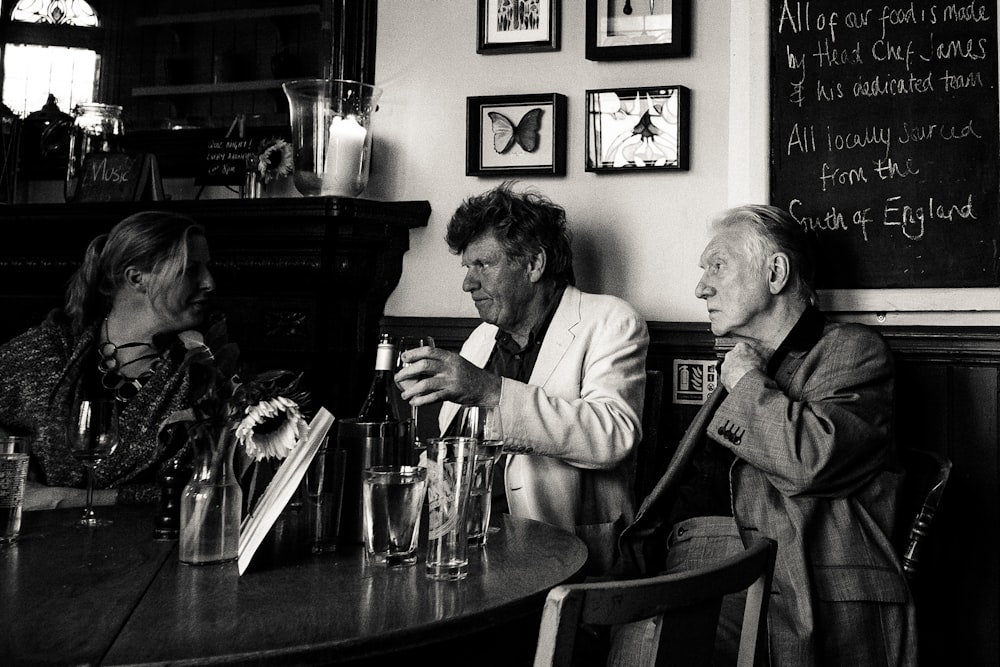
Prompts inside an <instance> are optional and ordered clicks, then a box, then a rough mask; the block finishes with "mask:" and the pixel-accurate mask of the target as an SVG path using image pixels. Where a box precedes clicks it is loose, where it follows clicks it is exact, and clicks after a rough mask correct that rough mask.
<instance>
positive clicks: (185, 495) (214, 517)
mask: <svg viewBox="0 0 1000 667" xmlns="http://www.w3.org/2000/svg"><path fill="white" fill-rule="evenodd" d="M211 435H214V436H215V437H211ZM211 435H210V434H208V433H201V434H198V435H196V436H194V438H193V440H192V443H191V444H192V457H193V460H192V471H191V479H190V481H188V483H187V486H185V487H184V491H183V492H182V493H181V516H180V518H181V525H180V545H179V547H178V551H179V556H180V561H181V562H182V563H187V564H189V565H207V564H211V563H225V562H227V561H231V560H236V558H237V556H238V555H239V542H240V514H241V510H242V507H243V491H242V489H240V485H239V482H237V481H236V473H235V471H234V470H233V453H234V448H235V444H236V438H235V434H234V433H233V431H232V430H231V429H229V428H228V427H225V426H223V427H220V428H219V429H218V431H217V432H216V433H215V434H211Z"/></svg>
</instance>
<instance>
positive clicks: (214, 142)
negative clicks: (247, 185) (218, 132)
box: [194, 137, 260, 185]
mask: <svg viewBox="0 0 1000 667" xmlns="http://www.w3.org/2000/svg"><path fill="white" fill-rule="evenodd" d="M259 141H260V138H259V137H258V138H254V137H219V138H213V139H209V140H208V145H207V146H206V147H205V161H204V166H203V168H202V170H201V173H199V174H198V176H196V177H195V181H194V182H195V185H242V184H243V181H244V179H245V177H246V173H247V160H248V159H255V158H256V157H257V144H258V143H259Z"/></svg>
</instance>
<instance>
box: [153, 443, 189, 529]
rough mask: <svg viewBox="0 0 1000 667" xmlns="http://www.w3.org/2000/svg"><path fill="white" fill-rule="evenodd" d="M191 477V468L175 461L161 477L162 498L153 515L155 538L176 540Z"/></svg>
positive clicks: (177, 460) (165, 469) (184, 463)
mask: <svg viewBox="0 0 1000 667" xmlns="http://www.w3.org/2000/svg"><path fill="white" fill-rule="evenodd" d="M189 477H191V466H190V465H188V464H187V463H186V462H183V461H181V460H180V459H177V458H175V459H173V460H172V461H170V463H168V464H167V466H166V467H165V468H164V470H163V471H162V472H161V473H160V475H159V483H160V497H159V500H158V501H157V504H156V513H155V514H154V515H153V537H155V538H156V539H158V540H176V539H177V538H178V536H179V535H180V527H181V494H182V493H183V492H184V487H185V486H186V485H187V483H188V478H189Z"/></svg>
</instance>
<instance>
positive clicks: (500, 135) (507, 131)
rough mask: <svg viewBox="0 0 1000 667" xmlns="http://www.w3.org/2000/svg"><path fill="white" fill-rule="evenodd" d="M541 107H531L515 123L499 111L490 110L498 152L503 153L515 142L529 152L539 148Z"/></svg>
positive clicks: (494, 144) (495, 145) (494, 142)
mask: <svg viewBox="0 0 1000 667" xmlns="http://www.w3.org/2000/svg"><path fill="white" fill-rule="evenodd" d="M543 113H544V111H543V110H542V109H540V108H535V109H531V110H530V111H528V112H527V113H525V114H524V115H523V116H521V120H520V121H519V122H518V123H517V124H516V125H515V124H514V122H513V121H511V119H510V118H508V117H507V116H505V115H503V114H502V113H500V112H499V111H489V112H487V115H488V116H489V117H490V121H492V123H493V148H494V149H496V152H497V153H500V154H501V155H503V154H504V153H506V152H507V151H509V150H510V149H511V148H513V147H514V144H517V145H519V146H520V147H521V148H523V149H524V150H526V151H528V152H529V153H534V152H535V151H536V150H538V142H539V140H540V139H541V135H539V132H538V131H539V130H540V129H541V127H542V114H543Z"/></svg>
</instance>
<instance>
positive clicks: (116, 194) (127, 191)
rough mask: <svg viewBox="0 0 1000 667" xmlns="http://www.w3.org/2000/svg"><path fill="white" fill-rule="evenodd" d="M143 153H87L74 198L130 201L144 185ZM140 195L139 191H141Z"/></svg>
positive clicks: (84, 200) (82, 200)
mask: <svg viewBox="0 0 1000 667" xmlns="http://www.w3.org/2000/svg"><path fill="white" fill-rule="evenodd" d="M145 160H146V155H145V154H144V153H90V154H89V155H87V156H86V157H85V158H84V160H83V166H82V168H81V172H82V176H81V179H80V186H79V189H78V191H77V196H76V198H75V201H79V202H97V201H131V200H133V199H135V198H136V194H137V188H138V186H139V185H140V184H142V185H145V179H146V178H147V177H148V172H147V171H145V170H144V167H145ZM140 194H141V193H140Z"/></svg>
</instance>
